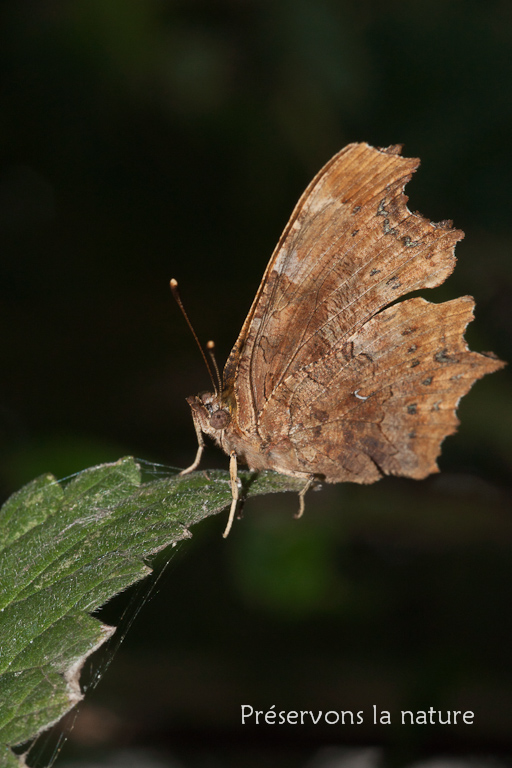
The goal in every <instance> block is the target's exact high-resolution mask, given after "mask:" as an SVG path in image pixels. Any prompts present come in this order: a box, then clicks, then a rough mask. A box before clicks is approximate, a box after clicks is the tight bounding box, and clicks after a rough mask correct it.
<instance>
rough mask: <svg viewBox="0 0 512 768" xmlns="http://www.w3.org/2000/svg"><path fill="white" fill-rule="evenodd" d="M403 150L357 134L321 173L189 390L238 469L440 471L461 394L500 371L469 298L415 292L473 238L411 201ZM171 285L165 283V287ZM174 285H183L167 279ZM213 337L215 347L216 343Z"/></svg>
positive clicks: (432, 281)
mask: <svg viewBox="0 0 512 768" xmlns="http://www.w3.org/2000/svg"><path fill="white" fill-rule="evenodd" d="M400 153H401V146H400V145H394V146H391V147H388V148H386V149H377V148H374V147H371V146H369V145H368V144H365V143H357V144H349V145H348V146H346V147H345V148H344V149H342V150H341V151H340V152H338V153H337V154H336V155H335V156H334V157H333V158H332V159H331V160H329V162H328V163H327V164H326V165H325V166H324V167H323V168H322V169H321V170H320V172H319V173H318V174H317V175H316V176H315V177H314V179H313V180H312V181H311V183H310V184H309V186H308V187H307V189H306V191H305V192H304V194H303V195H302V197H301V198H300V200H299V202H298V203H297V205H296V207H295V209H294V211H293V213H292V216H291V218H290V220H289V222H288V224H287V225H286V228H285V230H284V232H283V234H282V236H281V239H280V240H279V243H278V244H277V247H276V249H275V251H274V253H273V254H272V257H271V259H270V261H269V264H268V266H267V269H266V271H265V274H264V275H263V279H262V281H261V284H260V286H259V288H258V291H257V293H256V297H255V299H254V301H253V304H252V306H251V309H250V311H249V314H248V315H247V318H246V320H245V322H244V324H243V327H242V330H241V331H240V335H239V337H238V339H237V341H236V343H235V346H234V347H233V349H232V351H231V354H230V355H229V358H228V361H227V363H226V366H225V368H224V376H223V379H222V380H221V378H220V376H219V377H218V378H219V385H218V387H216V388H215V391H214V392H206V393H202V394H199V395H196V396H192V397H189V398H187V402H188V403H189V405H190V408H191V411H192V418H193V420H194V425H195V430H196V434H197V439H198V450H197V455H196V458H195V461H194V462H193V464H192V465H191V466H190V467H188V468H187V469H185V470H183V473H182V474H186V473H188V472H191V471H193V470H194V469H196V468H197V467H198V465H199V463H200V460H201V456H202V453H203V449H204V440H203V433H204V434H206V435H209V436H210V437H212V438H213V439H214V441H215V442H216V443H217V444H218V445H219V446H220V447H221V448H222V449H223V450H224V451H225V452H226V453H227V454H228V455H229V456H230V479H231V490H232V504H231V509H230V515H229V521H228V525H227V527H226V530H225V532H224V536H227V534H228V533H229V530H230V528H231V524H232V521H233V518H234V514H235V510H236V507H237V500H238V495H239V492H238V487H239V483H238V477H237V466H238V463H239V462H241V463H243V464H246V465H248V466H249V467H250V469H252V470H275V471H276V472H280V473H282V474H285V475H291V476H292V477H298V478H303V479H304V487H303V489H302V490H301V492H300V494H299V497H300V508H299V513H298V516H300V515H301V514H302V512H303V510H304V495H305V493H306V491H307V490H308V489H309V488H310V487H311V486H312V485H313V484H314V483H315V482H318V481H319V480H323V481H326V482H328V483H339V482H346V481H350V482H356V483H373V482H375V481H376V480H379V479H380V478H381V477H382V476H383V475H400V476H404V477H411V478H416V479H421V478H424V477H426V476H427V475H429V474H431V473H433V472H437V471H438V467H437V464H436V458H437V457H438V455H439V453H440V450H441V443H442V441H443V439H444V438H445V437H446V436H447V435H450V434H452V433H453V432H454V431H455V430H456V427H457V425H458V423H459V422H458V420H457V417H456V415H455V410H456V408H457V405H458V402H459V400H460V398H461V397H462V396H463V395H465V394H466V393H467V392H468V390H469V389H470V387H471V386H472V384H473V383H474V381H475V380H477V379H479V378H481V377H482V376H484V375H485V374H487V373H491V372H493V371H496V370H498V369H499V368H501V367H502V366H503V365H504V363H502V362H501V361H500V360H498V359H497V358H496V357H495V356H494V355H493V354H492V353H486V354H479V353H477V352H471V351H470V350H469V349H468V347H467V345H466V343H465V341H464V337H463V333H464V330H465V328H466V326H467V324H468V323H469V322H470V321H471V320H472V319H473V308H474V301H473V299H472V297H470V296H462V297H460V298H457V299H454V300H452V301H446V302H444V303H441V304H434V303H431V302H428V301H426V300H425V299H423V298H419V297H414V298H409V299H406V300H404V301H401V302H397V299H398V298H399V297H401V296H404V295H405V294H407V293H410V292H412V291H417V290H418V289H420V288H433V287H435V286H438V285H440V284H441V283H442V282H444V280H445V279H446V278H447V277H448V276H449V275H450V274H451V272H452V271H453V269H454V266H455V256H454V248H455V244H456V243H457V241H458V240H461V239H462V238H463V237H464V233H463V232H461V231H460V230H458V229H454V228H453V226H452V222H451V221H441V222H439V223H436V224H434V223H432V222H430V221H428V220H427V219H425V218H424V217H422V216H421V215H420V214H418V213H411V211H410V210H409V209H408V207H407V200H408V198H407V197H406V196H405V195H404V192H403V190H404V187H405V185H406V183H407V182H408V181H409V180H410V178H411V176H412V173H413V172H414V171H415V170H416V168H417V167H418V165H419V160H418V159H414V158H413V159H411V158H405V157H402V156H401V154H400ZM173 283H175V284H176V285H177V283H176V281H171V286H172V285H173ZM174 287H176V286H174ZM210 345H211V342H210Z"/></svg>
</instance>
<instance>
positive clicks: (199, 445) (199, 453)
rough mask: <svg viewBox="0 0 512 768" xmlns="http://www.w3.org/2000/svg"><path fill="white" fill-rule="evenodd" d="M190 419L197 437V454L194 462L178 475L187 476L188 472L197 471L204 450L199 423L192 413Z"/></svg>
mask: <svg viewBox="0 0 512 768" xmlns="http://www.w3.org/2000/svg"><path fill="white" fill-rule="evenodd" d="M192 419H193V421H194V429H195V430H196V435H197V453H196V457H195V459H194V461H193V462H192V464H191V465H190V467H187V468H186V469H183V470H182V471H181V472H180V475H188V473H189V472H193V471H194V469H197V468H198V466H199V464H200V463H201V456H202V455H203V451H204V449H205V444H204V440H203V433H202V432H201V427H200V426H199V421H198V420H197V419H196V418H195V415H194V412H192Z"/></svg>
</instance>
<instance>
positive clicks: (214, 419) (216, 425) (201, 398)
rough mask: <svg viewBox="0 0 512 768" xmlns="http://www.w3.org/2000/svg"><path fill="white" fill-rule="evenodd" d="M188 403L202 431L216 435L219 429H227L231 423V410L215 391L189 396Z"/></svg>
mask: <svg viewBox="0 0 512 768" xmlns="http://www.w3.org/2000/svg"><path fill="white" fill-rule="evenodd" d="M187 403H188V404H189V405H190V407H191V408H192V412H193V415H194V419H195V420H197V422H198V424H199V426H200V428H201V431H202V432H205V433H206V434H207V435H211V436H213V437H215V436H216V435H217V434H218V432H219V430H222V429H226V427H227V426H229V424H230V423H231V416H230V414H229V411H228V410H227V409H226V408H224V407H223V405H222V402H221V400H220V397H219V395H217V394H215V393H213V392H201V393H200V394H199V395H192V397H187Z"/></svg>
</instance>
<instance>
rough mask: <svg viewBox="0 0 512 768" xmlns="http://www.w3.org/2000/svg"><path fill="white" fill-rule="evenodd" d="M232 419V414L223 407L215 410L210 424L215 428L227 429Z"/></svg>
mask: <svg viewBox="0 0 512 768" xmlns="http://www.w3.org/2000/svg"><path fill="white" fill-rule="evenodd" d="M230 421H231V416H230V415H229V413H228V412H227V411H223V410H222V409H219V410H218V411H214V412H213V413H212V415H211V417H210V426H211V427H213V428H214V429H225V428H226V427H227V426H228V424H229V422H230Z"/></svg>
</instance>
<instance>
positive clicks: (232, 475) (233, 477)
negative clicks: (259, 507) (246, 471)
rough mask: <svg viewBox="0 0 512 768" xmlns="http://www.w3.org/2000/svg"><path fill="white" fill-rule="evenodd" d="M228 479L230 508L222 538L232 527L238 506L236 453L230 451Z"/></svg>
mask: <svg viewBox="0 0 512 768" xmlns="http://www.w3.org/2000/svg"><path fill="white" fill-rule="evenodd" d="M229 479H230V481H231V497H232V498H231V508H230V510H229V518H228V524H227V525H226V530H225V531H224V533H223V534H222V535H223V537H224V538H226V536H227V535H228V533H229V532H230V530H231V526H232V525H233V520H234V518H235V512H236V505H237V504H238V471H237V462H236V452H235V451H231V453H230V454H229Z"/></svg>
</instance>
